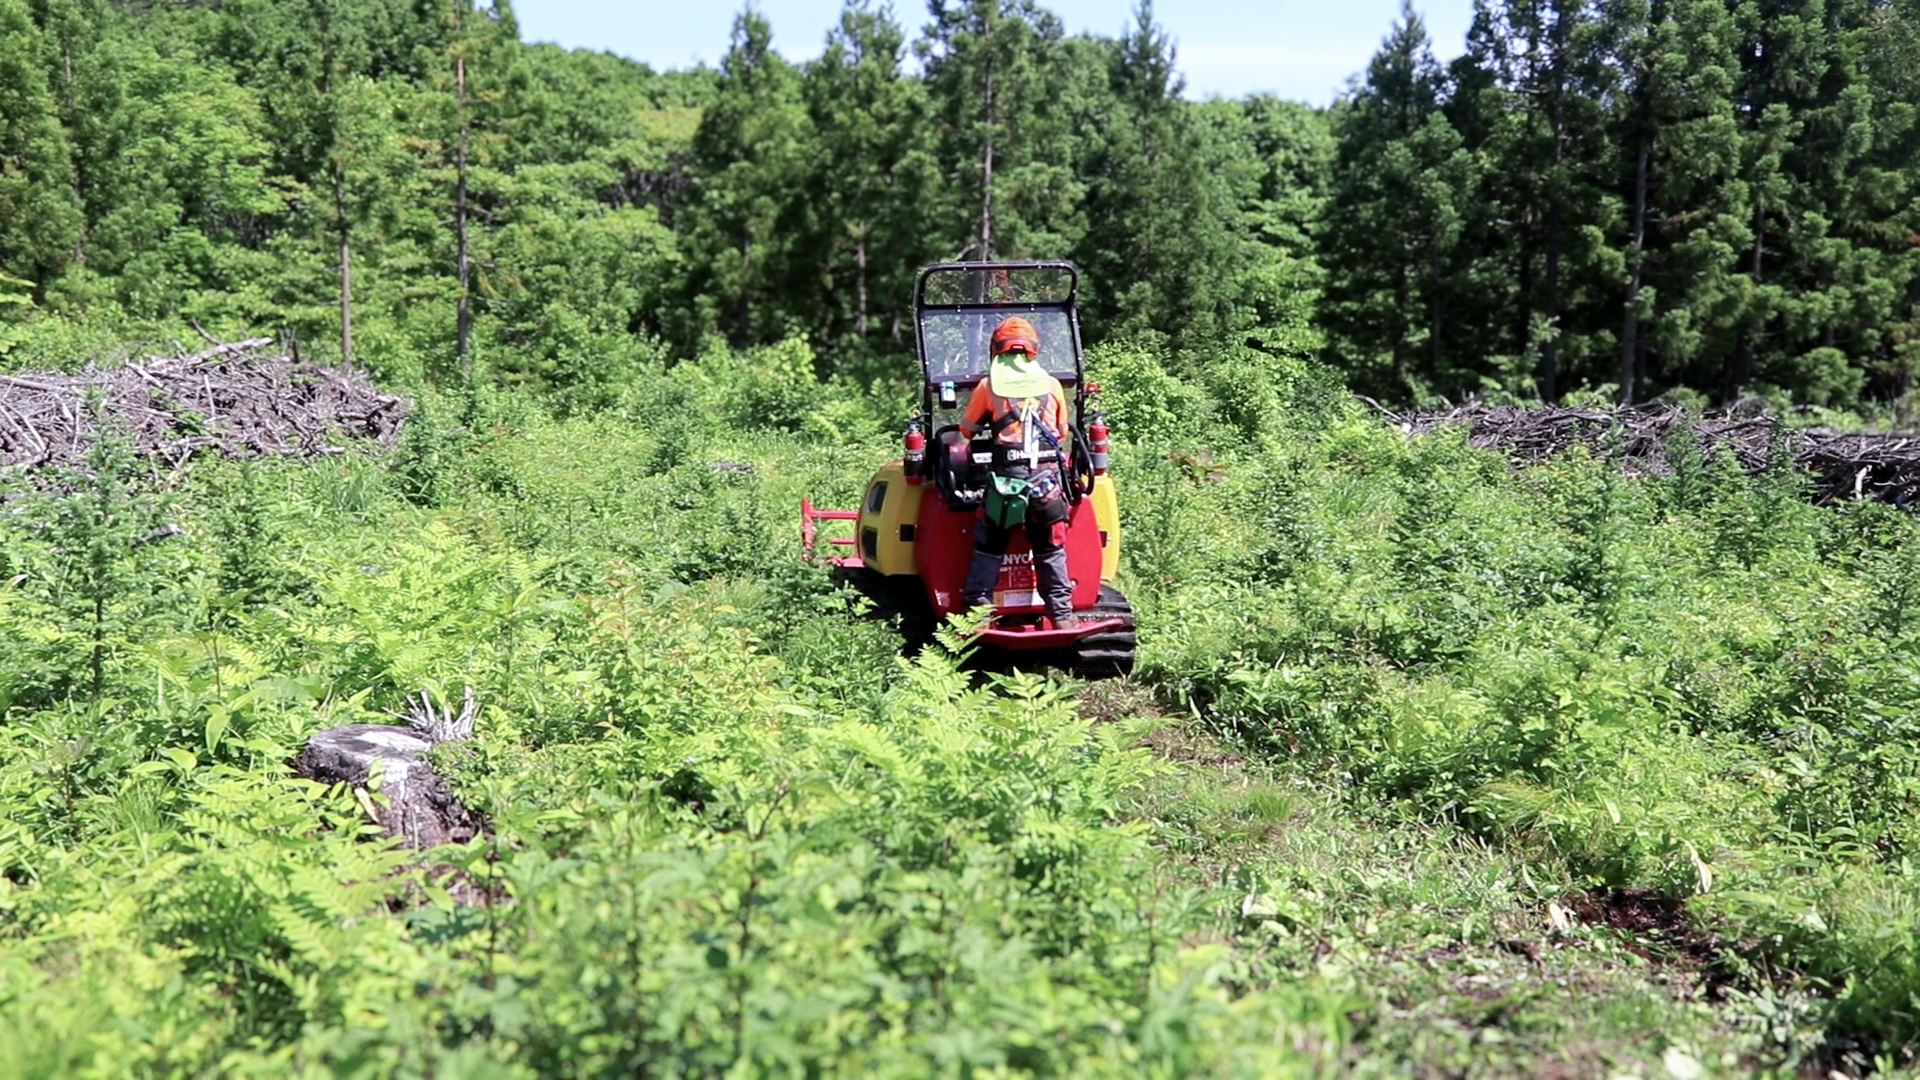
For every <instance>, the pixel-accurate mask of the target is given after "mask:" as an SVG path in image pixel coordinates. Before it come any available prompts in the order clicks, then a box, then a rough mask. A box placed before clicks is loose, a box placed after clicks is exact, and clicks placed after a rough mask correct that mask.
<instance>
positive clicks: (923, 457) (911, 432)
mask: <svg viewBox="0 0 1920 1080" xmlns="http://www.w3.org/2000/svg"><path fill="white" fill-rule="evenodd" d="M906 443H907V453H906V459H905V462H904V466H903V469H902V471H903V472H905V473H906V474H907V483H908V484H909V485H911V486H913V487H919V486H920V474H921V473H923V472H925V471H926V464H927V437H926V436H925V435H922V434H921V433H920V425H919V424H918V423H912V424H908V425H907V440H906Z"/></svg>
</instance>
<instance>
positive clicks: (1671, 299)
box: [1608, 0, 1746, 403]
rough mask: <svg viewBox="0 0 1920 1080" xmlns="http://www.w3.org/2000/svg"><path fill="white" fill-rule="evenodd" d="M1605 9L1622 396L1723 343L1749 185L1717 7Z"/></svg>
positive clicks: (1693, 372)
mask: <svg viewBox="0 0 1920 1080" xmlns="http://www.w3.org/2000/svg"><path fill="white" fill-rule="evenodd" d="M1608 16H1609V18H1611V19H1613V20H1614V21H1615V22H1616V24H1617V25H1618V26H1619V37H1618V52H1619V55H1620V57H1621V67H1622V69H1623V73H1624V78H1625V80H1626V85H1625V87H1624V92H1623V93H1622V94H1621V96H1620V105H1619V110H1618V113H1617V115H1616V117H1615V120H1614V129H1613V130H1614V136H1613V137H1614V140H1615V143H1616V145H1617V147H1618V149H1617V151H1616V155H1617V158H1618V162H1619V164H1618V167H1617V170H1616V175H1617V176H1618V177H1619V179H1618V181H1617V182H1618V184H1619V187H1620V189H1621V191H1622V194H1623V198H1622V202H1623V204H1624V205H1625V206H1626V208H1627V215H1626V219H1625V225H1626V228H1625V232H1624V235H1623V236H1622V238H1621V241H1620V242H1621V247H1622V255H1623V263H1624V266H1625V270H1626V275H1625V287H1624V292H1623V296H1622V304H1621V307H1622V329H1621V336H1620V354H1619V375H1618V377H1617V380H1618V382H1619V386H1620V398H1621V400H1622V401H1625V402H1629V403H1630V402H1633V401H1637V400H1641V399H1643V398H1645V397H1647V396H1649V393H1650V392H1654V391H1657V390H1659V389H1666V388H1670V387H1672V386H1675V385H1685V384H1687V383H1689V382H1692V381H1694V380H1696V379H1697V378H1698V375H1697V369H1698V365H1699V364H1700V363H1701V362H1702V359H1703V357H1706V356H1709V355H1712V354H1713V353H1715V352H1716V351H1719V350H1725V349H1728V348H1731V345H1732V339H1731V336H1730V327H1731V321H1730V319H1729V309H1730V304H1731V301H1732V297H1733V295H1734V290H1733V289H1732V288H1731V284H1730V275H1731V274H1732V271H1733V264H1734V262H1735V260H1736V259H1737V254H1736V248H1737V244H1738V237H1737V235H1736V234H1738V233H1740V226H1739V223H1740V222H1741V221H1743V220H1744V219H1745V216H1746V215H1745V211H1744V198H1745V192H1744V188H1743V187H1741V185H1739V184H1738V183H1737V181H1736V171H1737V168H1738V163H1739V138H1738V133H1737V131H1736V129H1735V126H1734V116H1733V100H1732V87H1733V72H1734V69H1735V67H1736V65H1737V61H1736V59H1735V57H1734V51H1733V50H1734V34H1733V28H1732V21H1731V18H1730V17H1729V15H1728V13H1727V10H1726V7H1725V5H1724V4H1722V3H1720V0H1623V2H1621V3H1617V4H1615V5H1614V6H1613V7H1612V8H1611V9H1610V11H1609V13H1608ZM1708 377H1709V378H1710V377H1711V374H1710V373H1709V375H1708Z"/></svg>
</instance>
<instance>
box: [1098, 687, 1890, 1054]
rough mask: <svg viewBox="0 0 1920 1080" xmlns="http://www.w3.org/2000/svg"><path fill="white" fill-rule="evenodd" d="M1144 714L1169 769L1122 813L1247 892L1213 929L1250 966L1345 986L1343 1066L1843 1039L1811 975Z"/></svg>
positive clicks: (1224, 890) (1281, 976)
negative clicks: (1809, 982)
mask: <svg viewBox="0 0 1920 1080" xmlns="http://www.w3.org/2000/svg"><path fill="white" fill-rule="evenodd" d="M1093 696H1094V697H1095V698H1100V697H1102V695H1101V694H1100V693H1099V692H1098V691H1095V692H1094V695H1093ZM1143 730H1144V737H1143V745H1146V746H1148V747H1150V748H1151V749H1153V750H1154V751H1155V753H1156V755H1157V756H1159V757H1160V758H1162V759H1163V760H1165V761H1167V762H1169V763H1170V764H1171V766H1172V767H1171V768H1170V769H1168V770H1166V771H1163V772H1161V773H1159V774H1157V775H1156V777H1155V778H1154V779H1153V780H1152V781H1151V782H1149V783H1148V784H1146V785H1144V786H1143V787H1142V788H1141V789H1139V791H1138V794H1137V795H1136V798H1135V801H1134V802H1133V803H1132V806H1131V809H1132V812H1133V813H1134V814H1136V815H1138V817H1139V819H1140V820H1143V821H1147V822H1151V823H1152V825H1153V833H1154V836H1155V837H1156V843H1157V845H1158V846H1160V847H1161V849H1162V851H1163V853H1164V854H1165V855H1166V856H1167V857H1168V858H1169V860H1170V862H1171V863H1173V865H1175V866H1176V867H1178V868H1179V871H1180V873H1181V875H1182V877H1183V878H1184V879H1185V880H1188V881H1191V882H1195V883H1197V884H1199V885H1201V886H1202V887H1204V888H1206V889H1207V890H1208V891H1209V892H1210V893H1211V894H1213V895H1215V896H1217V897H1219V898H1220V899H1221V900H1222V901H1226V900H1231V899H1235V898H1237V903H1236V904H1235V905H1234V907H1233V908H1232V910H1230V911H1228V912H1227V914H1228V915H1229V916H1234V917H1237V918H1230V919H1229V921H1227V922H1225V923H1223V924H1222V927H1221V930H1220V932H1221V933H1222V934H1223V935H1225V938H1226V940H1230V941H1232V942H1233V943H1234V945H1235V948H1236V950H1237V952H1238V954H1239V955H1241V956H1243V957H1245V958H1246V968H1245V972H1246V976H1245V977H1246V978H1247V980H1248V983H1249V985H1250V986H1263V985H1272V984H1275V983H1291V984H1295V985H1303V986H1317V987H1323V988H1326V989H1327V990H1333V989H1340V990H1344V991H1345V992H1346V993H1348V994H1349V995H1351V997H1352V999H1353V1005H1352V1011H1351V1012H1350V1013H1349V1024H1350V1025H1351V1031H1352V1041H1351V1042H1350V1043H1349V1045H1348V1046H1347V1047H1346V1049H1345V1050H1344V1052H1343V1053H1342V1055H1341V1060H1340V1061H1339V1064H1338V1067H1339V1069H1340V1070H1341V1071H1342V1072H1346V1073H1350V1074H1352V1075H1358V1076H1380V1075H1385V1076H1391V1075H1403V1074H1406V1073H1407V1072H1410V1071H1411V1072H1414V1073H1416V1074H1422V1075H1473V1076H1487V1077H1492V1076H1513V1077H1520V1076H1540V1075H1568V1076H1649V1077H1652V1076H1667V1075H1679V1074H1682V1073H1685V1072H1687V1071H1688V1070H1690V1069H1697V1070H1699V1071H1698V1072H1697V1073H1696V1074H1695V1075H1730V1076H1748V1075H1792V1074H1793V1073H1794V1072H1795V1071H1796V1067H1799V1066H1807V1065H1809V1064H1810V1063H1811V1062H1813V1061H1815V1060H1830V1059H1831V1058H1832V1055H1829V1057H1828V1058H1822V1057H1821V1051H1822V1045H1823V1044H1822V1042H1821V1030H1820V1026H1819V1021H1818V1013H1817V1008H1816V1003H1815V1001H1814V995H1812V994H1811V993H1810V992H1808V990H1807V989H1806V988H1804V987H1802V988H1798V989H1795V990H1787V989H1785V988H1779V987H1773V986H1758V985H1756V986H1742V985H1738V984H1735V983H1733V982H1730V981H1729V980H1728V978H1727V976H1728V973H1727V972H1724V971H1721V970H1718V969H1716V968H1712V967H1709V966H1707V965H1706V964H1703V963H1702V957H1701V956H1700V955H1698V954H1697V953H1696V952H1695V950H1694V949H1693V948H1692V947H1691V946H1692V945H1694V944H1696V943H1695V942H1690V941H1689V940H1688V939H1687V938H1686V937H1685V936H1684V935H1682V934H1663V933H1659V932H1652V933H1649V932H1647V931H1646V930H1644V929H1638V930H1630V929H1627V928H1624V927H1621V926H1616V925H1612V924H1610V923H1609V922H1608V921H1607V920H1606V919H1605V917H1604V915H1603V914H1602V910H1603V909H1602V907H1601V905H1600V904H1598V903H1594V904H1592V905H1591V906H1590V905H1589V903H1588V901H1587V899H1586V898H1585V894H1584V892H1583V883H1582V882H1580V881H1579V880H1577V879H1575V878H1574V877H1572V876H1571V875H1569V874H1567V873H1566V872H1565V871H1564V870H1563V869H1561V868H1559V867H1556V866H1554V865H1552V864H1551V863H1543V862H1541V861H1538V860H1535V859H1531V858H1529V857H1527V856H1526V855H1525V854H1523V853H1518V852H1514V851H1510V850H1505V849H1503V848H1502V847H1500V846H1498V845H1495V844H1490V843H1489V842H1488V841H1487V840H1486V839H1484V838H1482V837H1479V836H1476V835H1474V834H1473V833H1472V832H1470V831H1467V830H1463V829H1461V828H1459V827H1458V826H1456V825H1452V824H1449V823H1445V822H1439V821H1434V820H1418V819H1410V818H1409V817H1407V816H1406V815H1403V814H1398V813H1394V812H1392V810H1391V809H1390V808H1378V807H1372V808H1370V807H1367V806H1365V805H1363V804H1360V803H1356V801H1355V800H1353V799H1351V798H1350V797H1349V793H1348V792H1347V791H1345V790H1344V787H1343V785H1342V784H1340V783H1338V782H1333V783H1329V782H1328V779H1327V778H1326V777H1324V776H1316V775H1314V774H1312V772H1311V771H1310V770H1306V769H1302V768H1299V767H1298V766H1297V765H1295V764H1293V763H1282V764H1275V763H1272V762H1269V761H1265V760H1262V759H1261V758H1259V757H1256V756H1249V754H1248V752H1247V751H1248V749H1249V748H1248V747H1247V746H1245V745H1244V743H1242V742H1240V741H1239V740H1238V739H1236V738H1234V737H1232V736H1225V737H1223V736H1221V735H1219V734H1217V733H1213V732H1210V731H1208V730H1207V729H1206V727H1205V726H1204V725H1203V724H1201V723H1200V722H1198V721H1196V720H1194V719H1193V718H1191V717H1184V718H1183V717H1179V716H1172V717H1161V718H1158V719H1155V720H1153V721H1150V722H1149V723H1147V724H1146V725H1145V727H1144V728H1143ZM1833 1063H1834V1064H1845V1063H1843V1062H1839V1061H1833ZM1854 1064H1855V1065H1856V1066H1857V1065H1858V1064H1859V1063H1858V1062H1857V1061H1856V1062H1854Z"/></svg>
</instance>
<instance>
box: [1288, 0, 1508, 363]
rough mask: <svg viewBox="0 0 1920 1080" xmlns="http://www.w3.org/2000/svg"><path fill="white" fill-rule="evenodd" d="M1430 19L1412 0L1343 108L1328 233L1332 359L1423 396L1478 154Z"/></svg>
mask: <svg viewBox="0 0 1920 1080" xmlns="http://www.w3.org/2000/svg"><path fill="white" fill-rule="evenodd" d="M1441 92H1442V79H1441V74H1440V69H1439V66H1438V65H1437V64H1436V63H1435V62H1434V59H1433V55H1432V52H1431V49H1430V46H1429V43H1428V39H1427V31H1426V26H1425V24H1424V23H1423V22H1422V21H1421V19H1420V16H1419V15H1418V14H1417V13H1416V12H1415V11H1414V10H1413V8H1412V6H1411V4H1403V5H1402V7H1401V12H1400V19H1399V20H1398V22H1396V23H1395V25H1394V29H1393V32H1392V33H1391V34H1390V35H1388V37H1387V39H1386V41H1385V42H1384V43H1383V44H1382V45H1381V48H1380V51H1379V52H1378V53H1376V54H1374V57H1373V61H1372V63H1371V64H1369V65H1368V67H1367V78H1366V82H1365V83H1364V84H1363V85H1362V86H1361V87H1360V88H1359V89H1358V91H1357V92H1356V93H1355V94H1354V95H1353V96H1352V97H1351V98H1350V99H1348V100H1347V101H1345V102H1342V103H1341V105H1340V106H1339V108H1338V112H1337V113H1336V119H1335V122H1334V130H1335V135H1336V138H1337V139H1338V142H1339V150H1338V156H1337V159H1336V162H1335V170H1334V183H1333V190H1332V193H1331V198H1330V200H1329V205H1328V208H1327V217H1326V224H1325V231H1324V233H1323V234H1322V237H1323V238H1322V246H1321V251H1322V259H1323V261H1324V264H1325V266H1326V271H1327V289H1326V296H1325V303H1324V306H1323V308H1322V319H1323V322H1324V324H1325V326H1326V329H1327V334H1328V348H1329V350H1330V353H1331V358H1332V360H1333V362H1334V363H1335V364H1337V365H1339V366H1341V367H1344V368H1347V369H1349V370H1350V371H1351V372H1352V373H1353V377H1354V381H1355V382H1356V383H1357V384H1358V385H1361V386H1363V387H1365V388H1367V389H1369V390H1372V391H1374V392H1379V393H1387V394H1391V395H1394V396H1401V395H1405V394H1407V393H1414V394H1420V393H1423V392H1426V391H1427V390H1428V389H1429V388H1430V387H1433V386H1434V383H1435V381H1436V380H1441V381H1442V386H1443V388H1444V381H1445V380H1448V379H1449V378H1450V377H1451V376H1452V375H1453V374H1454V373H1453V372H1451V371H1449V370H1448V369H1447V368H1446V367H1445V356H1446V341H1447V314H1448V313H1447V311H1446V309H1445V305H1444V303H1443V298H1444V295H1445V291H1444V290H1445V283H1446V279H1447V277H1448V275H1449V272H1450V260H1451V258H1452V255H1453V252H1454V247H1455V244H1456V242H1457V241H1458V240H1459V237H1460V230H1461V214H1462V210H1463V207H1464V206H1465V205H1466V204H1467V202H1468V201H1469V200H1470V199H1471V197H1472V194H1473V191H1474V170H1473V164H1472V161H1471V159H1470V158H1469V156H1468V155H1467V153H1466V151H1465V149H1464V148H1463V146H1462V142H1461V138H1460V136H1459V134H1458V133H1457V132H1455V131H1454V129H1453V126H1452V125H1451V124H1450V123H1449V122H1448V120H1447V118H1446V116H1445V115H1444V114H1443V113H1442V112H1441V111H1440V109H1439V103H1440V95H1441Z"/></svg>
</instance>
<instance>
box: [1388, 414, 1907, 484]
mask: <svg viewBox="0 0 1920 1080" xmlns="http://www.w3.org/2000/svg"><path fill="white" fill-rule="evenodd" d="M1381 411H1382V412H1385V413H1387V415H1388V416H1389V417H1390V418H1392V419H1393V420H1394V422H1395V423H1397V424H1398V425H1399V427H1400V430H1402V431H1404V432H1406V433H1408V434H1410V435H1411V434H1431V433H1432V432H1434V431H1437V430H1439V429H1441V428H1444V427H1454V426H1462V427H1465V428H1466V429H1467V441H1468V443H1469V444H1471V445H1473V446H1477V447H1485V448H1489V449H1497V450H1500V451H1502V452H1504V453H1506V454H1507V455H1508V456H1509V457H1511V458H1513V459H1514V461H1515V462H1517V463H1519V464H1525V465H1530V464H1535V463H1538V462H1541V461H1544V460H1546V459H1547V458H1550V457H1552V456H1554V455H1555V454H1559V453H1562V452H1564V451H1566V450H1568V449H1570V448H1572V447H1574V446H1576V445H1584V446H1586V447H1588V448H1589V449H1591V450H1592V452H1593V453H1595V454H1597V455H1602V456H1607V457H1612V458H1615V459H1618V460H1620V461H1621V462H1622V463H1623V464H1624V465H1626V466H1627V467H1629V468H1632V469H1635V470H1637V471H1640V472H1647V473H1653V474H1656V475H1669V474H1671V473H1672V471H1673V468H1672V465H1671V464H1670V463H1669V462H1668V455H1669V454H1670V453H1671V452H1672V450H1673V448H1674V447H1675V446H1677V445H1680V444H1679V443H1676V441H1675V440H1677V439H1689V440H1692V442H1693V443H1694V445H1695V446H1696V447H1698V449H1699V452H1700V454H1701V456H1702V457H1703V458H1706V459H1708V460H1712V459H1714V458H1717V457H1725V458H1726V459H1728V460H1730V461H1732V462H1733V463H1734V464H1737V465H1738V466H1739V467H1740V468H1741V469H1743V470H1745V471H1747V472H1749V473H1758V472H1760V471H1762V470H1764V469H1766V468H1767V467H1768V466H1769V464H1771V463H1773V462H1775V461H1781V462H1783V463H1784V462H1785V461H1791V462H1792V463H1793V464H1794V465H1796V466H1797V467H1799V468H1800V469H1801V470H1803V471H1804V472H1806V473H1807V474H1808V476H1809V478H1810V481H1811V484H1812V494H1813V497H1814V498H1815V499H1816V500H1818V501H1820V502H1832V501H1834V500H1838V499H1879V500H1882V501H1884V502H1890V503H1893V504H1894V505H1896V506H1906V505H1908V504H1910V503H1916V502H1920V438H1916V437H1914V436H1910V435H1899V434H1893V433H1890V432H1839V431H1833V430H1830V429H1827V428H1790V427H1787V426H1785V425H1783V424H1782V423H1781V422H1780V420H1779V418H1777V417H1775V416H1772V415H1759V416H1727V415H1720V416H1715V415H1705V416H1703V415H1700V414H1697V413H1691V412H1688V411H1687V410H1685V409H1681V408H1675V407H1655V408H1613V409H1583V408H1571V407H1565V406H1535V407H1531V408H1521V407H1518V406H1512V405H1488V404H1484V403H1481V402H1468V403H1467V404H1465V405H1461V406H1458V407H1456V408H1453V409H1448V410H1445V411H1439V412H1421V413H1408V414H1404V415H1403V414H1399V413H1394V412H1391V411H1389V410H1387V409H1384V408H1382V409H1381Z"/></svg>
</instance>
